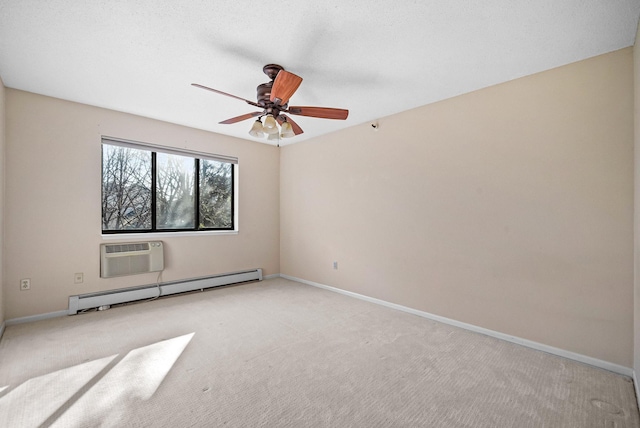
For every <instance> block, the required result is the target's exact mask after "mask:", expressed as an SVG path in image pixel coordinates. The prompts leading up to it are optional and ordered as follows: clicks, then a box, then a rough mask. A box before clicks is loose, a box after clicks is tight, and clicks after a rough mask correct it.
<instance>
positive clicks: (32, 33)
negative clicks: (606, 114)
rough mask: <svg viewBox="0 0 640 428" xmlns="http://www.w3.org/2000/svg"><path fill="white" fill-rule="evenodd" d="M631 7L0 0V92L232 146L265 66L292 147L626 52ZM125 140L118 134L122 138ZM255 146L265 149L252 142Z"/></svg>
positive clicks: (424, 1) (431, 1)
mask: <svg viewBox="0 0 640 428" xmlns="http://www.w3.org/2000/svg"><path fill="white" fill-rule="evenodd" d="M639 16H640V0H615V1H614V0H536V1H532V0H485V1H473V2H472V1H468V0H449V1H442V0H437V1H436V0H421V1H418V0H414V1H408V0H407V1H398V0H377V1H375V2H367V1H364V0H361V1H346V0H324V1H309V0H304V1H302V0H296V1H288V0H280V1H277V2H258V1H248V0H217V1H205V0H200V1H197V0H136V1H133V0H131V1H130V0H102V1H87V0H40V1H36V0H0V77H2V79H3V81H4V84H5V86H7V87H10V88H16V89H21V90H24V91H29V92H35V93H38V94H43V95H48V96H52V97H57V98H62V99H66V100H71V101H76V102H80V103H85V104H90V105H95V106H100V107H106V108H109V109H113V110H118V111H123V112H128V113H134V114H138V115H141V116H146V117H151V118H155V119H160V120H164V121H168V122H173V123H178V124H182V125H187V126H191V127H194V128H200V129H205V130H209V131H213V132H217V133H220V134H227V135H232V136H235V137H239V138H245V139H250V140H258V139H254V138H253V137H250V136H249V135H248V130H249V128H250V127H251V124H252V121H251V120H248V121H244V122H240V123H236V124H233V125H219V124H218V122H219V121H221V120H225V119H228V118H230V117H234V116H238V115H241V114H244V113H249V112H252V111H256V109H255V108H254V107H251V106H249V105H247V104H245V103H244V102H242V101H239V100H235V99H233V98H228V97H225V96H222V95H218V94H214V93H211V92H207V91H204V90H202V89H197V88H194V87H192V86H190V84H191V83H192V82H196V83H200V84H202V85H205V86H210V87H213V88H216V89H219V90H222V91H225V92H229V93H232V94H234V95H237V96H239V97H242V98H246V99H249V100H255V96H256V95H255V88H256V86H257V85H258V84H260V83H265V82H267V81H268V80H269V79H268V78H267V76H265V75H264V74H263V73H262V67H263V65H265V64H268V63H277V64H280V65H282V66H283V67H284V68H285V69H287V70H288V71H291V72H292V73H295V74H298V75H299V76H301V77H302V78H303V79H304V81H303V82H302V85H301V86H300V88H299V89H298V91H297V92H296V93H295V94H294V95H293V97H292V98H291V101H290V104H291V105H303V106H304V105H311V106H323V107H338V108H346V109H349V110H350V115H349V118H348V119H347V120H346V121H333V120H327V119H316V118H309V117H301V116H294V119H295V120H296V122H297V123H298V124H299V125H300V126H301V127H302V128H303V129H304V131H305V133H304V134H302V135H299V136H297V137H295V138H292V139H289V140H285V141H284V143H293V142H298V141H303V140H305V139H308V138H311V137H314V136H318V135H321V134H325V133H328V132H332V131H336V130H338V129H342V128H345V127H348V126H353V125H356V124H360V123H363V122H367V121H371V120H375V119H377V118H380V117H383V116H387V115H390V114H393V113H397V112H400V111H404V110H408V109H410V108H414V107H417V106H421V105H424V104H429V103H432V102H435V101H439V100H442V99H445V98H449V97H452V96H456V95H459V94H463V93H466V92H470V91H473V90H476V89H480V88H483V87H487V86H490V85H494V84H497V83H500V82H504V81H508V80H511V79H515V78H518V77H522V76H525V75H529V74H533V73H536V72H539V71H543V70H547V69H550V68H553V67H558V66H561V65H564V64H568V63H571V62H575V61H578V60H581V59H584V58H588V57H592V56H595V55H599V54H602V53H606V52H610V51H613V50H616V49H621V48H624V47H627V46H631V45H632V44H633V42H634V39H635V33H636V27H637V24H638V18H639ZM123 137H126V136H123ZM258 141H264V142H266V140H258Z"/></svg>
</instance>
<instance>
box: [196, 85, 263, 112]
mask: <svg viewBox="0 0 640 428" xmlns="http://www.w3.org/2000/svg"><path fill="white" fill-rule="evenodd" d="M191 86H195V87H196V88H201V89H206V90H207V91H211V92H215V93H216V94H220V95H226V96H227V97H231V98H235V99H237V100H240V101H244V102H245V103H247V104H250V105H252V106H256V107H260V106H259V105H258V104H257V103H254V102H253V101H249V100H245V99H244V98H240V97H236V96H235V95H231V94H227V93H226V92H222V91H219V90H217V89H213V88H209V87H208V86H203V85H200V84H198V83H192V84H191Z"/></svg>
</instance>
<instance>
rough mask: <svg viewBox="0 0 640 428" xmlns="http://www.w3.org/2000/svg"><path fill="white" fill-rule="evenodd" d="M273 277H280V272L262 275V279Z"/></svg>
mask: <svg viewBox="0 0 640 428" xmlns="http://www.w3.org/2000/svg"><path fill="white" fill-rule="evenodd" d="M273 278H280V274H279V273H272V274H271V275H265V276H263V277H262V279H273Z"/></svg>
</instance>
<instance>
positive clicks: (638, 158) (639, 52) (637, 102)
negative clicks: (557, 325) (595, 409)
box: [633, 27, 640, 371]
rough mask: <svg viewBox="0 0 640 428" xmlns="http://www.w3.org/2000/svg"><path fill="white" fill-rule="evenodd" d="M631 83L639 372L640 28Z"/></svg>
mask: <svg viewBox="0 0 640 428" xmlns="http://www.w3.org/2000/svg"><path fill="white" fill-rule="evenodd" d="M633 83H634V91H633V93H634V103H633V118H634V149H635V150H634V164H635V167H634V173H635V178H634V183H635V188H634V207H635V208H634V233H633V236H634V262H635V269H634V272H635V275H634V305H633V307H634V317H633V319H634V322H633V326H634V328H633V343H634V359H633V369H634V370H636V371H640V27H638V30H637V33H636V43H635V46H634V48H633Z"/></svg>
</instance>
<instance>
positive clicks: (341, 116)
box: [287, 106, 349, 120]
mask: <svg viewBox="0 0 640 428" xmlns="http://www.w3.org/2000/svg"><path fill="white" fill-rule="evenodd" d="M287 113H291V114H297V115H299V116H311V117H319V118H322V119H337V120H345V119H346V118H347V116H349V110H345V109H342V108H328V107H300V106H296V107H289V109H288V110H287Z"/></svg>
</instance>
